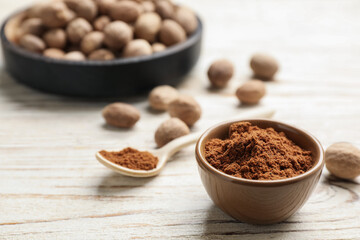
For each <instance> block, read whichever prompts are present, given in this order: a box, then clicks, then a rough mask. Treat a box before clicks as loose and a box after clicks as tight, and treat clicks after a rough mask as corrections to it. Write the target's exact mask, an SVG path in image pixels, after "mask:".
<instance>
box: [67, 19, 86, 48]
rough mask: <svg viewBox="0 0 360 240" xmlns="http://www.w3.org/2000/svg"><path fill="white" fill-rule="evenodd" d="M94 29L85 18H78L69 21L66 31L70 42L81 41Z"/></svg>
mask: <svg viewBox="0 0 360 240" xmlns="http://www.w3.org/2000/svg"><path fill="white" fill-rule="evenodd" d="M91 31H92V26H91V25H90V23H89V22H88V21H86V20H85V19H84V18H76V19H74V20H73V21H71V22H70V23H69V25H68V26H67V28H66V33H67V35H68V38H69V40H70V42H72V43H74V44H77V43H80V42H81V40H82V39H83V37H84V36H85V35H86V34H88V33H89V32H91Z"/></svg>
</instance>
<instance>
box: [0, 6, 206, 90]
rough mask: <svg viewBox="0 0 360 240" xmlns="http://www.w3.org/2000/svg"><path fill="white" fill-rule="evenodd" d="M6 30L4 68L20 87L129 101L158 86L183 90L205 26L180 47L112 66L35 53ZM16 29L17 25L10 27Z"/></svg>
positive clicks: (3, 29)
mask: <svg viewBox="0 0 360 240" xmlns="http://www.w3.org/2000/svg"><path fill="white" fill-rule="evenodd" d="M18 14H19V13H16V14H14V15H12V16H11V17H9V18H8V19H7V20H6V21H5V22H4V23H3V25H2V27H1V42H2V49H3V55H4V60H5V68H6V69H7V71H8V72H9V73H10V74H11V75H12V76H13V77H14V78H15V79H17V80H18V81H19V82H21V83H23V84H26V85H28V86H30V87H33V88H35V89H38V90H41V91H44V92H49V93H55V94H60V95H67V96H79V97H124V96H134V95H138V94H142V93H145V92H147V91H149V90H150V89H152V88H153V87H155V86H157V85H162V84H168V85H173V86H174V85H176V84H178V83H179V82H180V81H181V80H182V79H183V78H184V77H185V76H186V74H187V73H189V71H190V70H191V69H192V68H193V66H194V65H195V64H196V62H197V60H198V59H199V56H200V50H201V39H202V32H203V26H202V22H201V20H200V19H199V18H198V21H199V27H198V29H197V30H196V31H195V32H194V33H193V34H192V35H191V36H189V38H188V39H187V40H186V41H185V42H183V43H180V44H177V45H175V46H172V47H169V48H168V49H166V50H165V51H163V52H159V53H155V54H152V55H150V56H142V57H133V58H119V59H115V60H110V61H82V62H75V61H65V60H58V59H51V58H47V57H44V56H42V55H39V54H35V53H31V52H29V51H27V50H24V49H22V48H20V47H18V46H17V45H16V44H14V43H12V42H11V41H9V39H8V38H7V36H6V34H7V33H8V30H7V28H6V26H7V24H8V23H9V22H10V21H14V18H15V16H18ZM9 25H12V24H9Z"/></svg>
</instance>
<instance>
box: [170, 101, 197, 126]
mask: <svg viewBox="0 0 360 240" xmlns="http://www.w3.org/2000/svg"><path fill="white" fill-rule="evenodd" d="M168 112H169V114H170V116H171V117H177V118H179V119H181V120H182V121H184V122H185V123H186V124H187V125H188V126H189V127H191V126H192V125H194V124H195V123H196V122H197V121H198V120H199V119H200V117H201V107H200V105H199V103H198V102H197V101H196V100H195V99H194V98H193V97H191V96H187V95H180V96H179V97H178V98H177V99H176V100H174V101H172V102H171V103H170V104H169V107H168Z"/></svg>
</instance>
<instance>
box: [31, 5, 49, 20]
mask: <svg viewBox="0 0 360 240" xmlns="http://www.w3.org/2000/svg"><path fill="white" fill-rule="evenodd" d="M47 4H48V2H38V3H36V4H34V5H32V6H31V7H30V8H29V9H28V10H27V11H26V15H27V17H28V18H40V17H41V12H42V10H43V8H45V7H46V6H47Z"/></svg>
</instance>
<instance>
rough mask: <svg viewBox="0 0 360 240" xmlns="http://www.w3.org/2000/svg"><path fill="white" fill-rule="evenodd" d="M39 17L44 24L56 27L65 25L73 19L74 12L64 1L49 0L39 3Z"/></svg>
mask: <svg viewBox="0 0 360 240" xmlns="http://www.w3.org/2000/svg"><path fill="white" fill-rule="evenodd" d="M39 17H40V18H41V20H42V23H43V24H44V25H45V26H47V27H50V28H58V27H64V26H66V24H68V23H69V22H70V21H71V20H72V19H74V18H75V13H74V12H73V11H71V10H70V9H69V8H68V7H67V6H66V5H65V3H64V2H61V1H54V2H53V1H51V2H48V3H46V4H44V5H41V8H40V9H39Z"/></svg>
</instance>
